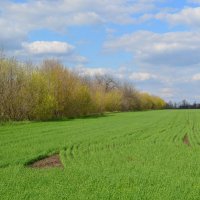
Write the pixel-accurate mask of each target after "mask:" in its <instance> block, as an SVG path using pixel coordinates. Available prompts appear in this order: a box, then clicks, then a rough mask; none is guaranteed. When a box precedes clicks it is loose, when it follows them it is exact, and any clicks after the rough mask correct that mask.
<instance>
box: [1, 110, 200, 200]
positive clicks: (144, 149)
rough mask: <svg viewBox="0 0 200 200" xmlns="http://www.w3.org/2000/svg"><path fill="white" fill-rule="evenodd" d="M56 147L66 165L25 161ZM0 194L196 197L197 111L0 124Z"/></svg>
mask: <svg viewBox="0 0 200 200" xmlns="http://www.w3.org/2000/svg"><path fill="white" fill-rule="evenodd" d="M55 153H59V154H60V158H61V160H62V163H63V165H64V168H48V169H33V168H29V167H26V164H27V163H29V162H31V161H33V160H37V159H39V158H40V157H45V156H47V155H51V154H55ZM0 199H2V200H7V199H10V200H14V199H17V200H21V199H26V200H28V199H31V200H32V199H34V200H45V199H51V200H54V199H55V200H57V199H58V200H60V199H63V200H64V199H67V200H68V199H73V200H78V199H92V200H94V199H113V200H117V199H136V200H140V199H142V200H143V199H146V200H150V199H152V200H157V199H162V200H163V199H165V200H176V199H177V200H184V199H186V200H189V199H200V111H198V110H179V111H178V110H166V111H148V112H135V113H117V114H108V115H106V116H104V117H98V118H95V117H94V118H85V119H75V120H68V121H56V122H29V123H28V122H27V123H25V122H24V123H13V124H7V125H2V126H0Z"/></svg>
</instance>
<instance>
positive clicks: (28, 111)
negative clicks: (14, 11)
mask: <svg viewBox="0 0 200 200" xmlns="http://www.w3.org/2000/svg"><path fill="white" fill-rule="evenodd" d="M165 105H166V104H165V101H164V100H163V99H161V98H159V97H157V96H153V95H150V94H147V93H142V92H139V91H138V90H136V89H135V88H134V87H133V86H132V85H131V84H129V83H124V82H123V83H120V82H119V81H117V80H114V79H113V78H112V77H110V76H108V75H103V76H101V75H96V76H93V77H87V76H84V77H83V76H80V75H78V74H77V73H75V72H73V71H71V70H69V69H68V68H67V67H65V66H63V65H62V64H61V63H60V62H59V61H56V60H44V61H43V62H42V63H41V64H40V65H39V66H38V65H34V64H31V63H21V62H19V61H17V60H16V59H12V58H7V57H3V56H1V58H0V121H7V120H51V119H60V118H65V117H79V116H86V115H91V114H101V113H104V112H106V111H108V112H113V111H139V110H151V109H162V108H164V107H165Z"/></svg>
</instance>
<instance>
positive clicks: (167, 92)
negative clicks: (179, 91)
mask: <svg viewBox="0 0 200 200" xmlns="http://www.w3.org/2000/svg"><path fill="white" fill-rule="evenodd" d="M159 95H160V96H161V97H162V98H165V99H168V98H172V97H173V96H174V89H172V88H162V89H161V90H160V92H159Z"/></svg>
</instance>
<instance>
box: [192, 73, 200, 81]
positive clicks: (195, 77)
mask: <svg viewBox="0 0 200 200" xmlns="http://www.w3.org/2000/svg"><path fill="white" fill-rule="evenodd" d="M192 80H193V81H200V74H195V75H194V76H193V77H192Z"/></svg>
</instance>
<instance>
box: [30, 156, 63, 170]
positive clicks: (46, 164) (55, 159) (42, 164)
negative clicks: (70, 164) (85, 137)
mask: <svg viewBox="0 0 200 200" xmlns="http://www.w3.org/2000/svg"><path fill="white" fill-rule="evenodd" d="M29 167H31V168H52V167H59V168H63V164H62V162H61V160H60V157H59V154H55V155H52V156H49V157H46V158H43V159H41V160H38V161H36V162H34V163H32V164H30V165H29Z"/></svg>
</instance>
